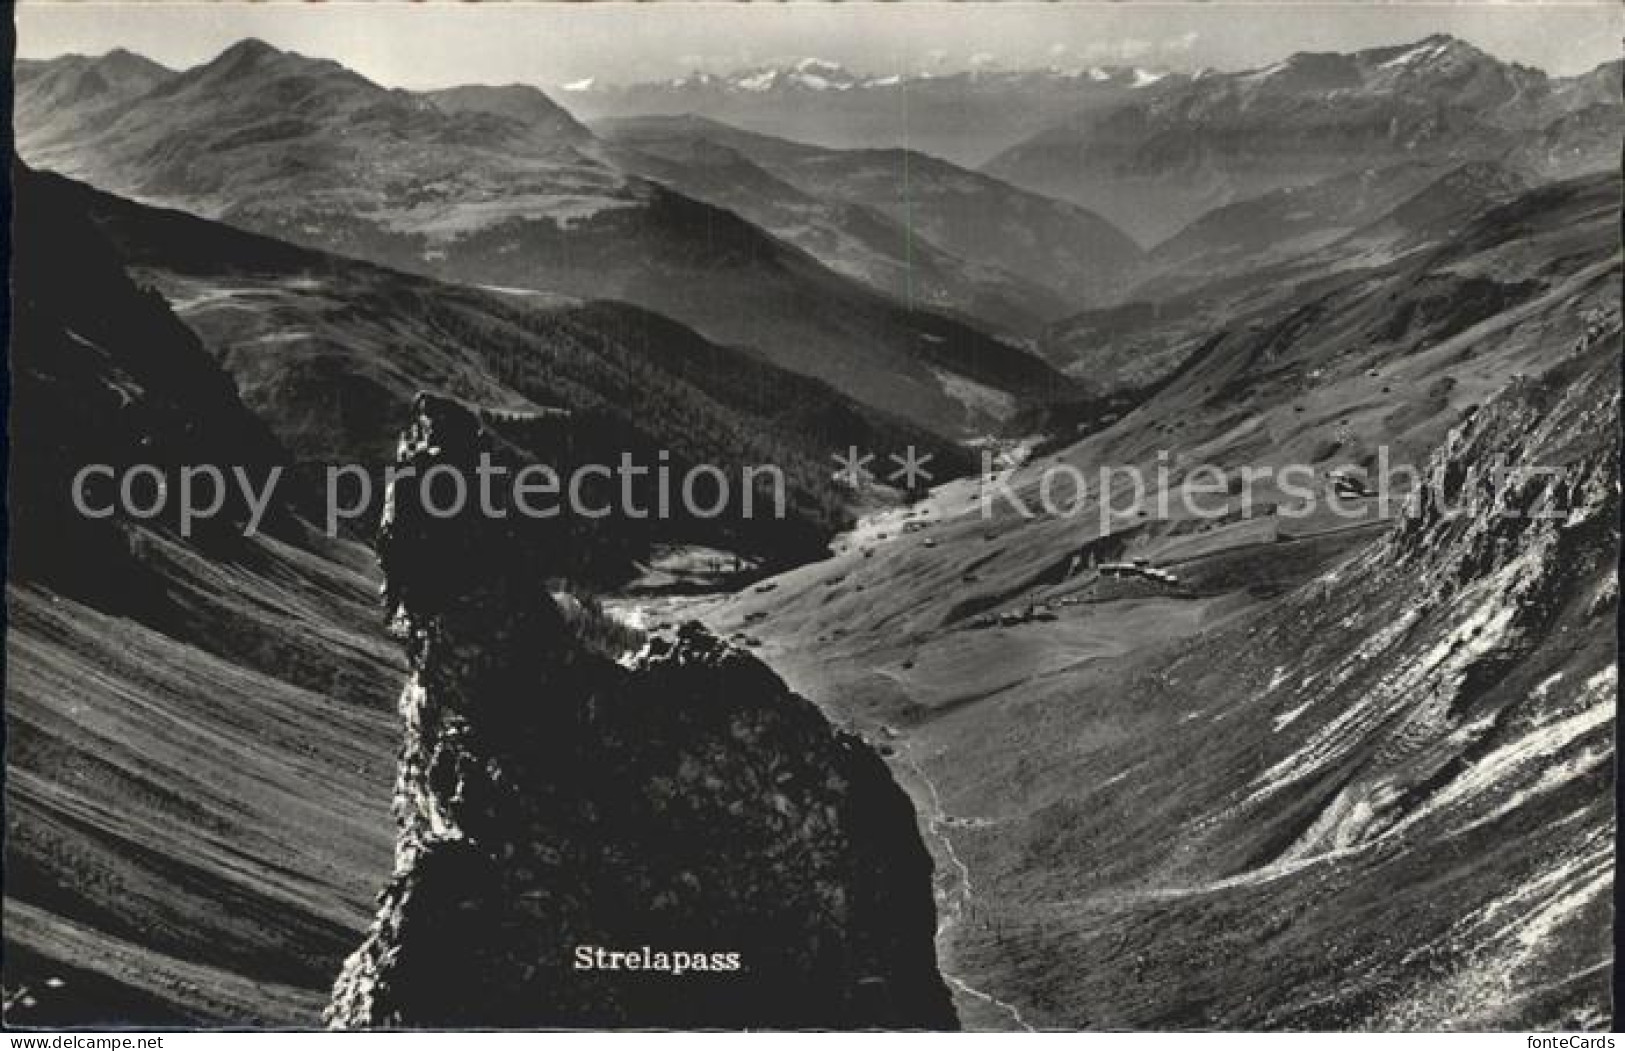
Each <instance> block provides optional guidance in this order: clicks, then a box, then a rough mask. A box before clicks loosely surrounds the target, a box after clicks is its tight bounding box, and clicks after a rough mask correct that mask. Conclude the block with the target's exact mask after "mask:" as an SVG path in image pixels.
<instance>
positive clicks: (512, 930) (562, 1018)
mask: <svg viewBox="0 0 1625 1051" xmlns="http://www.w3.org/2000/svg"><path fill="white" fill-rule="evenodd" d="M417 410H418V415H417V419H416V421H415V422H414V424H413V425H412V427H411V428H410V429H409V430H408V431H407V433H406V434H405V435H404V436H403V438H402V441H401V446H400V453H399V462H400V463H401V465H403V466H414V467H417V468H418V469H419V471H420V472H421V471H423V470H425V469H427V468H428V467H431V466H434V465H436V464H446V465H449V466H453V467H459V468H462V469H464V470H466V471H468V472H469V473H468V477H469V478H470V479H472V478H473V473H472V472H473V467H474V465H475V464H476V463H477V461H478V456H479V453H480V451H482V450H492V447H493V446H494V445H497V444H499V443H497V442H496V441H495V440H494V439H493V438H492V437H491V436H490V435H489V434H488V433H486V432H484V431H482V430H481V428H480V427H479V424H478V422H477V421H476V419H475V418H474V417H473V416H472V415H471V414H469V413H468V412H467V411H465V410H463V409H462V408H461V407H459V406H456V405H454V404H452V403H449V402H445V401H441V400H438V399H433V398H428V397H422V398H420V399H419V402H418V405H417ZM494 451H495V452H496V454H497V455H498V457H499V459H500V458H501V457H502V455H503V453H502V450H500V449H496V450H494ZM550 528H552V527H550V526H549V524H548V523H547V522H538V521H535V520H518V519H515V518H513V517H510V518H508V519H492V518H490V517H488V516H484V515H480V514H479V513H478V509H477V508H474V509H473V513H471V514H467V515H461V516H457V517H453V518H448V519H436V518H433V517H431V516H430V515H428V514H427V513H425V511H424V510H423V507H422V505H421V504H420V503H419V501H418V493H417V489H416V487H415V486H414V485H413V484H412V483H411V482H401V483H398V484H397V485H396V486H395V487H394V490H393V492H392V493H391V498H390V501H389V504H388V507H387V508H386V512H385V519H384V525H383V529H382V532H381V536H380V542H379V550H380V554H381V556H382V559H383V563H384V568H385V571H386V573H387V574H388V578H389V584H388V589H387V599H388V604H389V607H390V615H391V617H392V619H393V623H394V625H395V626H396V627H397V629H398V630H399V632H400V633H401V635H402V637H403V639H404V642H405V646H406V650H407V654H408V657H409V659H410V661H411V666H412V672H413V674H412V678H411V680H410V682H409V683H408V685H407V687H406V690H405V692H404V693H403V695H402V698H401V713H402V716H403V718H404V719H405V723H406V741H405V745H404V748H403V750H402V754H401V762H400V773H399V778H398V780H397V784H396V791H395V801H394V808H395V815H396V819H397V821H398V823H399V838H398V842H397V852H396V865H395V873H394V876H393V877H392V878H391V880H390V882H389V885H388V886H387V887H386V888H385V890H384V891H383V893H382V895H381V897H380V905H379V909H378V913H377V916H376V918H375V920H374V922H373V925H372V928H371V930H370V931H369V933H368V935H367V938H366V940H365V942H364V943H363V944H362V946H361V948H360V949H359V950H357V951H356V953H355V954H354V955H353V956H352V957H351V958H350V959H349V961H348V962H347V963H346V965H345V967H344V970H343V972H342V973H341V975H340V976H339V979H338V982H337V984H336V986H335V988H334V992H333V1001H332V1004H331V1006H330V1008H329V1010H328V1014H327V1018H328V1021H329V1022H330V1024H332V1025H334V1026H339V1027H365V1026H453V1027H457V1026H482V1027H484V1026H495V1027H518V1026H559V1027H599V1026H612V1027H725V1028H745V1027H751V1028H756V1027H778V1028H862V1027H883V1028H933V1029H938V1028H957V1021H956V1018H955V1015H954V1012H953V1007H952V1003H951V1000H950V997H949V994H948V991H947V989H946V987H945V986H944V984H943V982H942V979H941V977H940V975H939V973H938V971H937V967H936V950H935V946H934V942H933V938H934V926H935V909H934V905H933V902H932V891H931V860H930V856H929V855H928V853H927V851H926V849H925V847H924V846H923V844H922V843H921V840H920V836H919V832H918V830H917V827H916V824H915V818H914V812H913V808H912V806H911V804H910V802H909V800H908V798H907V796H906V795H905V794H904V793H903V792H902V791H901V790H900V789H899V788H898V787H897V785H896V784H895V783H894V782H893V781H892V779H891V776H890V774H889V772H888V771H887V769H886V767H885V765H884V764H883V763H882V762H881V760H880V759H879V758H878V757H877V756H876V755H875V754H874V752H873V751H871V750H870V749H869V748H868V746H866V745H865V744H864V743H863V742H862V741H861V740H859V739H858V738H856V737H854V736H851V735H849V734H846V733H843V732H839V731H836V730H835V729H833V728H832V727H831V726H830V724H829V723H828V722H827V721H826V720H825V718H824V717H823V715H822V714H821V713H820V712H819V711H818V710H817V709H816V708H815V707H814V706H813V705H812V704H811V703H809V702H808V701H806V700H804V699H803V698H801V697H799V696H797V695H795V694H793V693H791V692H790V691H789V690H788V689H787V688H786V687H785V686H784V684H783V683H782V682H781V681H780V680H779V679H778V678H777V677H776V676H775V675H774V674H773V673H772V672H771V671H770V670H769V669H768V668H767V667H766V666H764V665H763V664H761V663H760V662H759V661H757V660H755V659H754V658H752V657H750V656H749V655H747V654H745V653H743V652H740V651H738V650H735V649H733V648H731V647H729V646H727V645H726V644H724V643H722V642H721V641H719V640H717V639H716V638H714V637H712V636H711V635H709V634H708V633H707V632H706V631H705V630H704V629H703V628H701V627H699V626H698V625H688V626H686V627H684V628H683V629H682V631H681V632H680V633H679V634H678V635H677V637H676V638H675V639H656V640H654V641H652V642H651V643H650V644H649V645H648V646H647V647H646V648H645V650H644V652H643V653H642V654H640V655H639V656H637V657H636V658H635V659H632V660H630V661H629V666H623V665H622V664H620V663H617V662H616V661H614V660H611V659H610V658H608V657H606V656H603V655H601V654H599V653H596V652H594V651H593V650H592V649H591V648H590V647H589V646H587V645H585V644H584V643H583V642H581V641H580V640H579V639H578V637H577V635H576V633H574V632H573V631H572V630H571V629H570V628H569V627H568V626H567V625H566V622H565V620H564V619H563V617H562V616H561V614H560V612H559V610H558V608H557V606H556V604H555V602H554V600H553V599H552V598H551V597H550V595H549V591H548V587H547V581H548V580H549V579H553V578H557V577H560V576H568V575H569V568H570V567H569V546H568V545H567V544H560V543H556V542H553V541H555V540H557V539H559V538H561V537H562V536H563V533H562V531H561V532H559V533H558V534H557V535H554V534H552V533H550V532H549V529H550ZM558 528H559V529H560V530H562V527H558ZM598 950H603V952H602V953H600V952H598ZM611 953H626V954H631V955H630V956H629V957H628V956H620V957H615V956H611V955H610V954H611ZM679 954H681V955H679ZM730 954H735V955H730ZM589 962H590V966H585V965H587V964H588V963H589ZM735 963H736V964H737V968H735V967H733V966H731V965H733V964H735ZM617 964H618V966H612V965H617ZM680 965H681V968H682V970H683V971H684V973H682V974H677V973H676V971H677V970H678V969H679V966H680Z"/></svg>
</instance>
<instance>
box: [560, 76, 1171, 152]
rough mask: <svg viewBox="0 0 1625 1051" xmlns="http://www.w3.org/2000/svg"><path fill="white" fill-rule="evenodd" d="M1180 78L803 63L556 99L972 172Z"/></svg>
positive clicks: (569, 93)
mask: <svg viewBox="0 0 1625 1051" xmlns="http://www.w3.org/2000/svg"><path fill="white" fill-rule="evenodd" d="M1185 79H1188V76H1187V75H1185V74H1177V73H1176V74H1170V73H1165V72H1163V71H1160V70H1149V69H1143V68H1139V67H1135V66H1116V65H1113V66H1092V67H1082V68H1075V69H1045V70H1024V71H1012V70H995V69H983V70H976V71H966V72H956V73H937V72H892V73H885V74H865V73H856V72H852V71H850V70H848V69H845V68H844V67H842V66H840V65H838V64H837V63H833V62H827V61H824V60H822V59H817V58H808V59H801V60H799V61H795V62H786V63H782V64H777V65H764V66H756V67H752V68H749V69H745V70H740V71H737V72H732V73H726V74H720V73H707V72H700V71H695V72H693V73H689V74H687V75H685V76H681V77H675V78H671V79H667V80H660V81H648V82H642V83H632V84H608V83H600V82H599V81H597V80H596V79H589V80H587V81H578V82H575V83H571V84H566V85H563V86H562V87H561V88H560V92H561V95H562V97H563V98H564V99H565V100H566V102H567V105H568V106H569V107H570V109H571V111H572V112H574V113H576V114H577V115H578V116H580V117H581V118H582V119H583V120H586V121H589V122H591V121H595V120H602V119H606V118H613V117H641V116H682V115H687V114H693V115H697V116H702V117H706V118H709V119H712V120H718V121H722V122H724V123H728V124H732V125H736V126H738V127H740V128H745V129H747V130H750V131H755V132H760V133H763V134H767V135H778V136H784V137H786V138H791V139H797V140H800V141H804V142H809V143H815V144H818V145H821V146H825V147H829V148H834V149H875V148H890V147H904V148H908V149H914V150H919V151H921V152H924V153H929V154H932V155H934V156H937V157H940V158H943V159H945V160H949V161H952V162H954V163H956V164H962V165H977V164H981V163H983V162H984V161H986V160H988V159H989V158H990V157H992V156H994V155H995V154H997V153H998V152H1000V151H1001V150H1003V149H1006V148H1008V147H1009V146H1011V145H1014V144H1015V143H1016V142H1019V141H1020V140H1021V138H1022V137H1023V136H1024V135H1027V134H1031V133H1033V132H1036V131H1038V130H1039V129H1040V128H1042V127H1043V126H1044V125H1046V124H1048V123H1051V122H1054V121H1056V120H1060V119H1063V118H1065V117H1067V116H1070V115H1071V114H1073V113H1075V112H1077V111H1078V110H1081V109H1093V108H1097V107H1102V106H1106V105H1110V104H1113V103H1116V102H1120V101H1123V100H1126V99H1129V98H1132V97H1134V96H1135V95H1136V94H1137V93H1140V92H1142V91H1144V90H1145V89H1147V88H1149V87H1152V86H1153V85H1163V84H1169V83H1177V82H1179V81H1182V80H1185Z"/></svg>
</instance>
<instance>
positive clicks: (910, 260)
mask: <svg viewBox="0 0 1625 1051" xmlns="http://www.w3.org/2000/svg"><path fill="white" fill-rule="evenodd" d="M595 127H596V128H597V129H598V131H599V132H600V134H601V135H602V136H603V137H604V138H605V139H606V140H607V141H608V142H609V143H611V144H612V145H613V146H615V147H618V148H620V149H621V150H622V152H621V153H619V154H617V157H618V158H621V159H622V164H623V166H627V167H636V168H638V169H640V170H643V171H645V172H647V173H649V174H650V175H651V177H655V178H661V179H663V180H664V181H667V182H668V183H669V184H671V185H673V186H675V187H677V188H679V189H681V190H683V191H684V192H687V193H690V194H691V195H692V196H696V197H700V198H702V199H705V200H712V201H713V202H714V203H717V204H722V205H725V206H728V207H732V208H734V209H735V210H738V211H739V212H740V213H741V214H743V215H745V216H747V217H748V218H750V219H751V220H752V221H754V222H756V223H758V225H761V226H762V227H763V228H765V229H767V230H769V231H771V232H773V233H775V234H777V235H778V236H781V237H783V238H784V239H786V240H788V241H791V242H793V243H795V244H797V245H799V246H801V247H803V248H805V249H806V250H807V251H808V252H810V253H812V254H813V255H815V256H818V257H819V258H820V259H822V260H825V261H826V262H827V263H828V264H829V265H830V266H832V267H835V268H837V269H840V268H841V267H842V266H843V264H845V263H846V262H847V261H848V260H849V259H852V260H853V261H852V263H851V265H852V266H854V267H855V268H857V269H858V270H859V271H860V272H861V271H862V268H863V267H864V266H865V265H866V264H865V261H859V260H856V259H853V257H852V255H851V254H850V253H849V252H848V251H845V250H843V249H844V247H845V246H834V245H831V244H830V243H829V242H830V240H831V239H832V238H841V239H846V240H851V241H858V242H861V243H863V244H864V245H865V247H867V248H868V249H869V253H868V259H869V260H871V261H868V262H867V265H868V266H870V267H874V266H887V265H889V266H891V267H892V268H893V273H892V275H890V276H881V277H879V278H875V277H873V276H871V277H870V278H869V279H870V280H871V281H873V280H879V281H881V282H885V283H887V287H889V288H890V289H891V290H892V291H893V292H894V294H897V295H901V296H905V297H907V298H908V299H910V300H915V299H916V298H917V299H918V300H919V301H921V302H922V303H924V304H925V305H927V306H929V307H931V308H934V309H941V310H953V309H956V308H957V309H960V310H963V311H965V312H966V313H968V314H969V315H970V316H972V317H978V316H980V317H989V318H991V319H995V320H1000V321H1006V322H1008V323H1012V324H1014V325H1016V326H1017V327H1021V326H1022V324H1023V321H1024V320H1026V318H1024V316H1023V315H1027V316H1030V317H1032V318H1036V319H1041V320H1053V319H1054V317H1055V316H1056V315H1055V314H1054V310H1055V309H1056V308H1057V306H1059V305H1061V304H1070V305H1071V307H1072V311H1075V310H1076V309H1077V307H1078V306H1079V305H1080V304H1086V303H1099V302H1103V301H1108V300H1110V299H1111V298H1112V297H1114V296H1115V295H1116V294H1117V293H1119V292H1120V291H1122V290H1123V289H1125V288H1126V287H1128V285H1129V283H1130V282H1131V281H1132V280H1133V278H1134V276H1135V275H1136V274H1137V273H1138V271H1139V267H1140V264H1141V251H1140V248H1139V246H1138V245H1136V244H1135V243H1134V242H1133V241H1132V240H1130V239H1129V237H1128V236H1127V235H1126V234H1124V233H1123V232H1122V231H1121V230H1119V229H1117V227H1115V226H1113V225H1112V224H1111V223H1109V222H1107V221H1106V220H1105V219H1103V218H1101V217H1100V216H1098V215H1096V214H1094V213H1092V212H1090V211H1088V210H1086V209H1083V208H1079V207H1077V206H1076V205H1071V204H1067V203H1066V202H1063V201H1057V200H1053V199H1051V198H1047V197H1042V196H1040V195H1038V194H1034V193H1030V192H1028V191H1025V190H1022V189H1020V188H1018V187H1015V186H1011V185H1010V184H1008V183H1005V182H1003V181H1001V180H998V179H994V178H992V177H990V176H987V175H984V174H982V173H980V172H976V171H972V170H969V169H966V168H961V167H959V166H957V165H954V164H951V163H949V162H947V161H944V160H940V159H938V158H936V157H933V156H930V155H928V154H924V153H920V152H918V151H914V150H905V149H868V150H835V149H828V148H825V147H819V146H810V145H807V144H805V143H799V142H792V141H789V140H786V139H781V138H776V137H774V136H768V135H759V134H756V133H754V132H748V131H743V130H741V129H738V128H734V127H731V126H729V125H726V124H722V123H719V122H716V121H711V120H707V119H705V118H701V117H641V118H628V119H625V120H612V121H604V122H600V123H598V124H597V125H595ZM787 194H788V195H791V196H795V197H799V198H802V199H803V200H805V201H821V202H826V204H825V209H824V212H825V214H824V215H823V216H822V221H821V222H819V221H810V220H809V216H808V209H807V208H806V207H804V206H799V207H798V206H797V203H794V202H785V200H784V198H785V197H786V196H787ZM831 204H833V208H832V207H831ZM753 206H754V207H753ZM832 228H833V229H832ZM876 256H878V257H879V259H875V258H874V257H876ZM1068 312H1071V311H1068Z"/></svg>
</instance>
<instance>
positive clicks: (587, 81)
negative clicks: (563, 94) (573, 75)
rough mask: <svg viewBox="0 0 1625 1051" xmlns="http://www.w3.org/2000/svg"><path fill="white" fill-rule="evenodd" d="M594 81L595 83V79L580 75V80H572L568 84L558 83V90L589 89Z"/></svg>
mask: <svg viewBox="0 0 1625 1051" xmlns="http://www.w3.org/2000/svg"><path fill="white" fill-rule="evenodd" d="M594 83H595V81H594V80H593V78H592V77H582V78H581V79H580V80H572V81H570V83H568V84H562V85H560V86H559V90H560V91H591V90H592V88H593V84H594Z"/></svg>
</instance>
